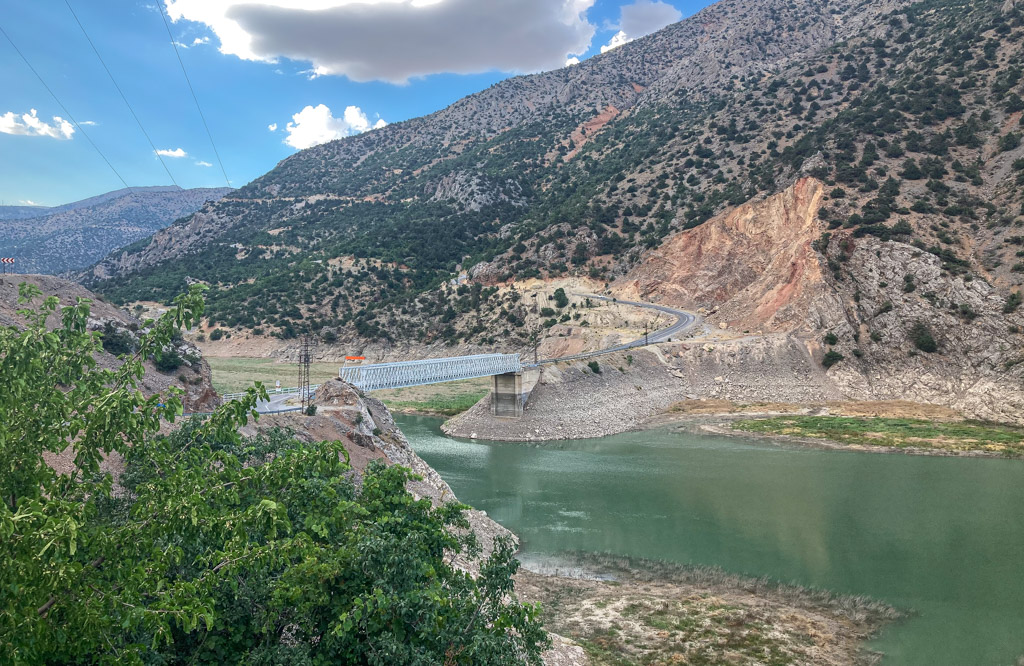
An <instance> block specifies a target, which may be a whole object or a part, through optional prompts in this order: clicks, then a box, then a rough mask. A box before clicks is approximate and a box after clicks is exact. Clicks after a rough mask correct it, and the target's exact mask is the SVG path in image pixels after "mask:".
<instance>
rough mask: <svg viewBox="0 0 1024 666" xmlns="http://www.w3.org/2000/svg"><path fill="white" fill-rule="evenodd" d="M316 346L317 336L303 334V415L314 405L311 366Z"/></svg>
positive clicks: (301, 372) (300, 362)
mask: <svg viewBox="0 0 1024 666" xmlns="http://www.w3.org/2000/svg"><path fill="white" fill-rule="evenodd" d="M316 344H317V338H316V336H314V335H310V334H309V333H305V334H303V336H302V341H301V342H300V344H299V399H300V401H301V405H302V413H303V414H305V413H306V410H308V409H309V406H310V405H311V404H313V396H312V395H310V394H309V366H310V364H311V363H312V362H313V348H314V347H316Z"/></svg>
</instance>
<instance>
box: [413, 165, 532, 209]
mask: <svg viewBox="0 0 1024 666" xmlns="http://www.w3.org/2000/svg"><path fill="white" fill-rule="evenodd" d="M522 194H523V188H522V187H521V186H520V185H519V183H517V182H515V181H513V180H509V181H507V182H505V183H491V182H488V181H487V180H485V179H484V178H482V177H481V176H479V175H476V174H471V173H469V172H466V171H456V172H454V173H450V174H447V175H446V176H444V177H443V178H441V180H440V181H438V183H437V185H436V189H435V190H434V195H433V196H432V197H431V198H430V200H431V201H451V202H455V203H458V204H461V205H462V207H463V208H464V209H466V210H472V211H478V210H480V209H482V208H484V207H485V206H490V205H492V204H495V203H497V202H499V201H506V202H509V203H511V204H512V205H514V206H522V205H523V204H524V202H523V200H522Z"/></svg>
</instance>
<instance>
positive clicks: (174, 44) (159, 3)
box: [156, 0, 231, 187]
mask: <svg viewBox="0 0 1024 666" xmlns="http://www.w3.org/2000/svg"><path fill="white" fill-rule="evenodd" d="M163 2H164V0H157V2H156V6H157V8H158V9H159V10H160V18H161V19H163V21H164V27H165V28H167V36H168V37H169V38H170V40H171V47H172V48H174V55H176V56H178V64H179V65H181V73H182V74H184V75H185V83H187V84H188V90H189V92H191V93H192V99H193V100H194V101H195V103H196V110H197V111H199V117H200V118H201V119H202V120H203V127H205V128H206V136H208V137H209V138H210V145H211V146H213V154H214V155H216V156H217V164H219V165H220V172H221V173H222V174H224V182H226V183H227V184H228V187H231V179H229V178H228V172H227V171H226V170H225V169H224V162H223V161H221V159H220V153H219V152H217V144H216V143H214V142H213V134H212V133H211V132H210V126H209V125H208V124H207V123H206V116H204V115H203V107H201V106H200V105H199V98H198V97H196V91H195V89H194V88H193V87H192V80H191V79H189V78H188V72H187V71H186V70H185V61H183V60H182V59H181V53H180V52H179V51H178V43H177V42H176V41H174V35H172V34H171V24H170V23H168V22H167V15H166V14H164V5H163Z"/></svg>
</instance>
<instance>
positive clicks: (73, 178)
mask: <svg viewBox="0 0 1024 666" xmlns="http://www.w3.org/2000/svg"><path fill="white" fill-rule="evenodd" d="M68 1H69V2H70V5H71V8H72V9H73V10H74V12H75V13H76V14H77V15H78V18H79V19H80V20H81V22H82V24H83V25H84V26H85V29H86V31H88V33H89V36H90V37H91V38H92V40H93V42H94V43H95V44H96V47H97V48H98V50H99V52H100V55H101V56H103V59H104V60H105V61H106V63H107V66H108V67H109V68H110V70H111V72H112V73H113V75H114V77H115V78H116V79H117V82H118V84H119V85H120V86H121V89H122V90H123V91H124V94H125V96H126V97H127V98H128V101H129V102H131V103H132V105H133V107H134V109H135V112H136V113H137V114H138V116H139V119H140V120H141V121H142V124H143V126H144V127H145V128H146V131H147V132H148V133H149V135H150V137H151V138H152V140H153V143H154V145H155V146H156V148H157V149H158V150H161V151H168V156H166V157H164V163H165V164H166V165H167V166H168V168H169V169H170V171H171V174H172V175H173V176H174V178H175V180H176V181H177V182H178V184H179V185H181V186H182V187H219V186H223V185H224V184H225V182H224V176H223V175H222V173H221V170H220V167H219V165H218V164H217V159H216V157H215V155H214V151H213V149H212V148H211V146H210V141H209V139H208V138H207V135H206V132H205V130H204V129H203V125H202V121H201V120H200V118H199V115H198V112H197V111H196V108H195V104H194V102H193V100H192V97H191V95H190V93H189V91H188V87H187V84H186V82H185V79H184V77H183V75H182V72H181V69H180V66H179V64H178V61H177V59H176V57H175V54H174V51H173V49H172V47H171V45H170V42H169V40H168V38H167V31H166V29H165V27H164V24H163V22H162V20H161V15H160V12H159V10H158V8H157V6H156V5H155V4H154V3H155V2H157V1H160V2H163V3H164V5H163V7H164V8H165V10H166V11H167V12H168V15H169V16H170V17H171V18H172V19H173V22H172V23H171V32H172V34H173V35H174V37H175V40H176V41H177V42H179V44H181V45H182V46H181V48H180V53H181V57H182V59H183V61H184V63H185V67H186V68H187V70H188V73H189V76H190V78H191V80H192V83H193V86H194V87H195V92H196V95H197V96H198V98H199V101H200V104H201V105H202V108H203V112H204V113H205V115H206V119H207V121H208V123H209V126H210V130H211V132H212V134H213V139H214V141H215V142H216V145H217V149H218V151H219V153H220V156H221V158H222V160H223V164H224V168H225V170H226V171H227V175H228V177H229V178H230V180H231V184H232V185H234V186H236V187H237V186H241V185H244V184H245V183H247V182H249V181H250V180H252V179H253V178H256V177H257V176H259V175H261V174H263V173H265V172H267V171H268V170H270V169H271V168H273V166H274V165H275V164H276V163H277V162H278V161H280V160H281V159H283V158H285V157H287V156H288V155H290V154H292V153H294V152H295V151H296V150H298V149H299V148H301V147H306V146H309V145H312V144H314V143H316V142H320V141H323V140H327V139H330V138H336V137H340V136H344V135H347V134H352V133H356V132H359V131H364V130H366V129H368V128H372V127H373V126H375V125H377V124H379V123H380V121H384V122H388V123H390V122H396V121H399V120H405V119H408V118H413V117H417V116H421V115H424V114H427V113H430V112H432V111H436V110H437V109H440V108H443V107H445V106H447V105H448V104H450V103H452V102H453V101H455V100H457V99H459V98H461V97H463V96H465V95H468V94H470V93H473V92H476V91H479V90H482V89H484V88H486V87H488V86H490V85H491V84H493V83H495V82H497V81H500V80H501V79H504V78H507V77H509V76H512V75H514V74H516V73H521V72H528V71H539V70H544V69H552V68H555V67H558V66H562V65H563V64H564V63H565V61H566V59H567V58H569V57H572V56H573V55H575V57H578V58H579V59H581V60H582V59H585V58H587V57H590V56H592V55H594V54H595V53H599V52H600V50H601V48H602V46H604V47H605V48H607V47H608V45H609V44H611V43H620V42H622V41H626V40H628V39H632V38H636V37H639V36H642V34H645V33H647V32H651V31H653V30H655V29H657V28H659V27H661V26H662V25H664V24H666V23H667V22H671V21H672V20H678V19H679V18H680V17H685V16H689V15H691V14H693V13H694V12H696V11H698V10H699V9H700V8H702V7H703V6H705V5H708V4H710V0H664V1H662V0H260V2H261V4H258V5H257V4H252V3H248V4H247V3H246V2H245V1H244V0H103V1H102V2H98V1H96V0H92V1H91V2H86V1H85V0H68ZM0 28H3V30H4V31H5V32H6V33H7V34H8V35H9V36H10V38H11V39H12V40H13V41H14V43H15V44H16V45H17V47H18V48H19V49H20V50H21V51H22V53H24V55H25V56H26V57H27V59H28V60H29V62H30V63H31V64H32V66H33V67H34V68H35V69H36V70H37V71H38V72H39V74H40V75H41V76H42V78H43V79H44V81H45V82H46V84H47V85H48V86H49V87H50V88H51V89H52V90H53V92H54V93H56V95H57V96H58V97H59V98H60V100H61V102H63V104H64V105H65V106H66V108H67V111H68V112H69V113H70V115H71V117H73V118H74V120H75V121H78V123H79V126H74V125H71V124H70V122H69V120H70V119H69V118H67V114H66V113H65V112H64V111H63V110H62V109H61V108H60V107H59V106H58V104H57V102H55V101H54V99H53V98H52V97H51V96H50V94H49V93H48V92H47V91H46V88H44V87H43V85H42V84H41V83H40V82H39V80H38V79H37V78H36V77H35V75H34V74H33V73H32V71H31V70H30V69H29V68H28V66H27V65H26V64H25V62H24V61H23V60H22V59H21V58H20V57H19V56H18V54H17V52H16V51H15V50H14V48H13V47H12V46H11V44H10V43H8V41H7V40H6V39H4V38H3V37H2V36H0V80H2V81H3V82H4V86H3V88H4V94H3V96H2V97H0V200H2V201H3V203H5V204H7V205H24V204H26V203H29V202H31V203H36V204H41V205H57V204H61V203H66V202H70V201H75V200H78V199H82V198H85V197H88V196H93V195H96V194H100V193H103V192H107V191H110V190H114V189H118V188H120V187H122V184H121V181H120V180H118V177H117V176H116V175H115V174H114V173H113V172H112V171H111V170H110V169H109V168H108V167H107V166H106V164H104V162H103V160H102V158H101V157H100V156H99V155H98V154H97V152H96V151H95V150H94V149H93V148H92V147H91V146H90V144H89V141H88V140H87V139H86V137H85V136H84V135H83V131H84V132H85V133H87V134H88V136H89V137H90V138H91V139H92V140H93V141H94V142H95V144H96V145H97V146H99V148H100V150H101V151H103V153H104V154H105V155H106V156H107V158H108V159H109V160H110V162H111V163H112V164H113V165H114V167H115V168H116V169H117V171H118V172H119V173H120V174H121V176H122V177H123V178H124V179H125V180H126V181H127V182H128V184H129V185H133V186H136V185H138V186H143V185H165V184H170V179H169V178H168V176H167V173H166V172H165V171H164V168H163V166H161V163H160V161H159V160H158V159H157V157H156V155H154V154H153V150H152V148H151V147H150V145H149V143H148V142H147V140H146V138H145V137H144V136H143V134H142V132H141V131H140V130H139V127H138V125H136V123H135V121H134V120H133V118H132V116H131V114H130V112H129V110H128V108H127V107H126V106H125V104H124V102H123V101H122V100H121V98H120V96H119V95H118V93H117V91H116V89H115V88H114V86H113V84H112V83H111V82H110V79H109V78H108V77H107V74H106V73H105V72H104V70H103V67H102V65H101V64H100V62H99V60H98V59H97V58H96V56H95V54H94V53H93V51H92V49H91V47H90V46H89V43H88V42H87V41H86V38H85V36H84V35H83V34H82V31H81V30H80V28H79V27H78V24H77V23H76V22H75V18H74V17H73V16H72V14H71V12H70V11H69V9H68V7H67V6H66V5H65V3H64V2H63V0H52V1H47V2H36V3H16V4H15V3H11V4H10V5H9V6H8V9H7V10H6V11H5V12H3V13H2V14H0ZM349 107H354V108H349ZM346 109H348V111H347V112H346ZM33 110H35V112H34V113H33ZM272 127H276V129H274V131H271V129H270V128H272Z"/></svg>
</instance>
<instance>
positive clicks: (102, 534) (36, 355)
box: [0, 285, 546, 665]
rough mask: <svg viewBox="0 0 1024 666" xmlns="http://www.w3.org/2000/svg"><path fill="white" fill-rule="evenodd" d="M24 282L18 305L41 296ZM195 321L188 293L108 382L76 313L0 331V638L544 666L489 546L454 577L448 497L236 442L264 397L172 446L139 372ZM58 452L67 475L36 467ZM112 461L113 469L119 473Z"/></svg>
mask: <svg viewBox="0 0 1024 666" xmlns="http://www.w3.org/2000/svg"><path fill="white" fill-rule="evenodd" d="M38 295H39V293H38V290H35V289H33V288H31V287H26V286H24V285H23V286H22V289H21V300H22V302H23V303H24V302H27V301H29V300H30V299H32V298H34V297H36V296H38ZM202 313H203V300H202V296H201V292H200V290H199V288H194V289H193V290H192V291H191V292H190V293H189V294H188V295H184V296H180V297H178V298H177V299H176V300H175V302H174V307H173V308H172V309H171V311H169V312H168V313H167V314H166V315H164V316H163V317H162V318H161V319H160V320H159V321H157V322H147V324H146V328H147V329H148V332H147V333H145V334H143V335H142V336H140V339H139V341H138V343H137V349H136V351H135V353H134V355H132V356H130V357H126V358H125V360H124V362H123V364H122V365H121V366H120V367H119V368H116V369H113V370H111V369H102V368H99V367H98V366H97V364H96V362H95V361H94V360H93V359H94V356H95V354H96V353H97V352H98V351H99V350H100V348H101V344H102V343H101V340H100V336H99V335H97V334H91V333H89V332H88V331H87V329H86V323H87V320H88V316H89V306H88V301H85V300H79V301H78V303H77V304H76V305H74V306H71V307H67V308H64V309H63V310H61V311H60V312H59V316H60V321H61V324H60V326H59V327H58V328H56V329H55V330H52V331H50V330H47V327H46V320H47V317H48V316H55V315H57V314H58V312H57V300H56V299H55V298H49V299H46V300H45V301H44V303H43V305H42V306H41V307H40V308H39V309H37V310H31V309H24V310H22V311H21V314H22V316H24V317H25V318H26V321H27V327H26V328H25V329H24V330H20V329H18V328H16V327H3V328H0V373H2V376H3V377H4V379H5V382H6V389H5V391H4V392H3V393H2V394H0V460H2V461H3V462H2V463H0V590H3V594H2V595H0V644H2V645H3V646H4V648H3V649H4V659H5V660H6V661H8V662H10V663H18V664H53V663H119V664H120V663H128V664H132V663H134V664H142V663H151V664H166V663H200V664H202V663H224V662H231V663H251V664H281V663H287V664H313V663H346V664H440V663H446V664H480V663H486V664H499V665H502V664H510V665H511V664H521V663H529V664H539V663H540V658H539V653H540V651H541V649H543V647H544V646H545V645H546V636H545V634H544V632H543V630H542V628H541V626H540V622H539V619H538V609H537V608H536V607H534V606H532V605H522V604H519V603H517V602H516V601H515V600H514V599H513V598H512V596H511V592H512V581H511V576H512V575H513V574H514V573H515V571H516V568H517V567H518V562H516V560H515V559H514V558H513V557H512V546H511V545H510V544H509V543H508V542H507V541H506V542H503V541H498V542H497V543H496V545H495V550H494V553H493V554H492V555H491V556H490V557H489V558H488V559H487V560H486V561H484V562H483V564H482V566H481V574H480V577H479V578H478V579H474V578H472V577H471V576H469V575H468V574H466V573H464V572H462V571H459V570H457V569H455V568H453V567H452V566H451V565H450V562H451V556H452V555H454V554H457V553H460V552H465V553H468V554H470V555H473V554H475V553H477V552H478V550H479V548H478V546H477V544H476V542H475V539H474V537H473V535H472V532H469V531H468V530H467V529H466V528H467V527H468V523H467V521H466V519H465V518H464V516H463V509H464V507H462V506H461V505H457V504H449V505H446V506H443V507H440V508H434V507H433V506H432V505H431V503H430V502H429V501H428V500H417V499H415V498H413V496H412V495H411V494H410V493H409V492H408V491H407V490H406V483H407V481H408V480H409V479H410V478H412V477H411V476H410V473H409V471H408V470H406V469H404V468H401V467H397V466H393V467H385V466H383V465H374V466H371V467H370V468H369V469H367V470H366V472H365V473H364V475H363V478H362V483H361V484H360V486H359V487H358V488H357V487H356V486H355V484H354V483H353V482H352V480H351V471H352V470H351V468H350V466H349V465H348V458H347V454H346V452H345V449H344V447H343V446H342V444H341V443H338V442H321V443H319V444H312V445H310V444H301V443H300V442H298V441H297V440H295V439H294V437H292V436H291V435H290V434H289V433H283V432H276V433H271V434H269V435H265V436H262V437H256V438H250V439H242V438H241V437H240V436H239V435H238V428H239V427H240V426H241V425H243V424H244V423H245V422H246V421H247V419H248V418H249V417H250V416H253V415H254V412H253V408H254V406H255V404H256V402H257V401H258V400H259V399H261V398H262V399H265V398H266V391H265V389H264V388H263V387H262V385H259V384H257V385H256V386H255V387H253V388H250V389H249V390H248V392H247V394H246V396H245V397H244V398H243V399H242V400H239V401H235V402H231V403H228V404H227V405H225V406H223V407H221V408H220V409H218V410H217V411H216V412H215V413H214V414H213V415H212V416H210V417H209V418H208V419H205V420H196V419H193V420H191V421H188V422H187V423H185V424H184V425H183V426H182V427H180V428H178V429H177V430H175V431H174V432H173V433H172V434H170V435H168V436H161V435H160V434H159V433H160V430H161V427H162V425H163V424H164V423H165V422H167V421H171V422H173V421H174V420H175V419H176V418H177V417H178V416H180V415H181V413H182V404H181V399H180V391H176V390H173V389H172V390H171V391H170V393H169V394H168V395H165V396H152V397H150V398H145V397H143V395H142V394H141V392H140V390H139V384H140V381H141V379H142V377H143V365H142V361H143V359H145V358H148V357H150V356H152V355H155V354H156V353H157V352H158V351H159V350H161V349H164V348H165V347H166V346H167V345H169V344H170V343H171V341H172V340H173V338H174V335H175V334H176V332H177V331H178V330H179V329H180V328H181V327H190V326H191V325H193V324H194V323H196V322H197V321H198V320H199V318H200V317H201V316H202ZM65 449H69V452H68V455H70V457H71V458H72V459H73V460H74V465H75V467H74V469H75V471H74V472H72V473H70V474H59V473H57V472H56V471H54V470H53V469H52V468H51V467H50V466H49V465H48V464H47V462H46V459H45V457H44V456H46V455H52V454H56V453H60V452H62V451H64V450H65ZM107 453H116V454H119V455H121V456H123V458H124V461H125V467H124V472H123V474H122V475H121V478H120V480H119V487H118V492H116V493H115V492H114V480H113V478H112V477H111V475H110V474H109V473H106V472H105V471H103V469H102V468H101V466H100V463H101V461H102V460H103V458H104V456H105V455H106V454H107Z"/></svg>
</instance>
